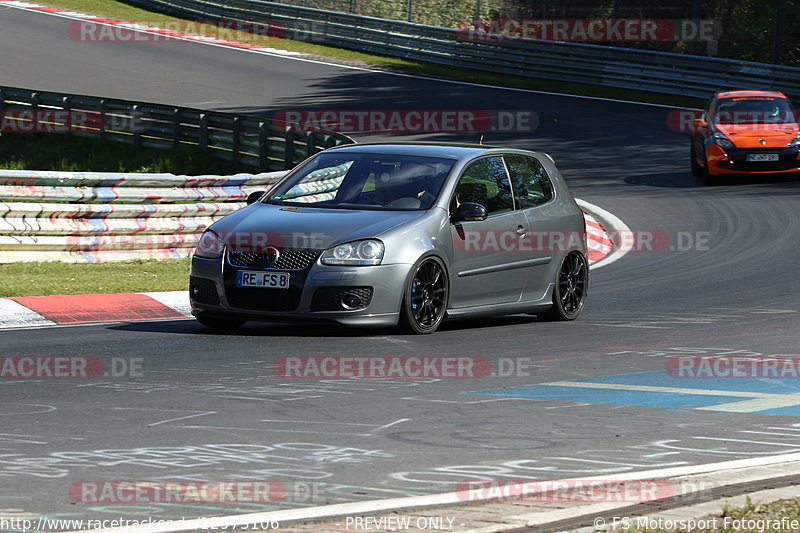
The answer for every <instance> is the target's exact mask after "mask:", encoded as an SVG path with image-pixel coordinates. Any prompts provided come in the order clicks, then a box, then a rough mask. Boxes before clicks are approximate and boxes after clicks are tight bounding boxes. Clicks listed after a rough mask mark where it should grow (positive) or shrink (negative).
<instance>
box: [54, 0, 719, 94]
mask: <svg viewBox="0 0 800 533" xmlns="http://www.w3.org/2000/svg"><path fill="white" fill-rule="evenodd" d="M42 2H44V3H46V4H48V5H51V6H55V7H61V8H64V9H71V10H74V11H80V12H85V13H89V14H93V15H101V16H104V17H108V18H115V19H119V20H125V21H129V22H141V23H167V22H172V23H178V24H180V22H179V21H184V22H185V21H186V19H181V18H177V17H173V16H168V15H164V14H162V13H154V12H152V11H147V10H145V9H141V8H139V7H136V6H134V5H131V4H128V3H124V2H119V1H117V0H42ZM191 26H192V29H193V30H196V32H197V33H200V34H202V35H209V36H214V35H218V34H219V28H218V27H217V26H214V25H204V24H192V25H191ZM180 27H186V26H185V25H183V26H180ZM190 33H194V31H192V32H190ZM237 40H239V41H242V42H247V43H251V44H257V45H259V46H266V47H272V48H277V49H281V50H288V51H292V52H302V53H305V54H310V55H313V56H317V57H319V58H322V59H328V60H331V61H333V62H341V63H345V64H351V65H357V66H363V67H372V68H377V69H381V70H388V71H392V72H402V73H407V74H415V75H418V76H429V77H433V78H442V79H450V80H456V81H465V82H470V83H480V84H486V85H498V86H502V87H514V88H519V89H531V90H537V91H549V92H557V93H565V94H575V95H581V96H594V97H598V98H612V99H617V100H632V101H637V102H651V103H658V104H665V105H673V106H679V107H702V105H703V104H704V103H705V102H704V101H703V100H700V99H696V98H689V97H685V96H678V95H668V94H658V93H650V92H646V91H637V90H632V89H617V88H613V87H600V86H595V85H587V84H580V83H571V82H563V81H558V80H547V79H534V78H526V77H523V76H513V75H507V74H496V73H492V72H484V71H479V70H470V69H463V68H457V67H453V66H449V65H435V64H431V63H419V62H415V61H409V60H406V59H402V58H396V57H389V56H381V55H376V54H366V53H363V52H357V51H353V50H346V49H342V48H334V47H331V46H325V45H322V44H317V43H312V42H307V41H292V40H289V39H281V38H278V37H271V36H265V35H253V34H248V33H245V32H237ZM98 45H99V46H101V45H102V43H98Z"/></svg>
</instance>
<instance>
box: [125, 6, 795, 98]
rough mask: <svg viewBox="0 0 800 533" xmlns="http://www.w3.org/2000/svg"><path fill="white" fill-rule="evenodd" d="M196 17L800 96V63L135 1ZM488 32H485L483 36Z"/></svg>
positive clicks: (624, 79)
mask: <svg viewBox="0 0 800 533" xmlns="http://www.w3.org/2000/svg"><path fill="white" fill-rule="evenodd" d="M129 1H130V3H135V4H140V5H143V6H147V7H149V8H152V9H156V10H160V11H167V12H171V13H175V14H178V15H182V16H188V17H190V18H195V19H213V20H220V19H223V20H229V21H245V22H251V23H257V24H278V25H280V26H283V27H284V28H285V31H284V32H282V33H284V34H285V35H286V36H287V37H292V36H295V37H299V38H303V39H310V40H318V41H320V42H325V43H326V44H331V45H334V46H339V47H342V48H350V49H354V50H361V51H365V52H375V53H379V54H384V55H389V56H395V57H403V58H406V59H412V60H418V61H426V62H431V63H439V64H444V65H456V66H460V67H468V68H473V69H477V70H486V71H491V72H501V73H506V74H516V75H520V76H527V77H532V78H545V79H551V80H562V81H570V82H578V83H588V84H592V85H603V86H608V87H618V88H629V89H640V90H645V91H651V92H657V93H666V94H681V95H685V96H694V97H701V98H704V97H707V96H708V95H709V93H711V92H713V91H716V90H724V89H732V88H734V89H735V88H761V89H770V88H771V89H776V90H782V91H784V92H786V93H787V94H789V95H790V96H794V97H800V68H797V67H784V66H779V65H768V64H763V63H753V62H744V61H734V60H728V59H718V58H709V57H701V56H692V55H684V54H674V53H666V52H653V51H647V50H634V49H626V48H619V47H610V46H600V45H592V44H578V43H565V42H550V41H533V40H514V39H512V38H509V37H507V36H496V38H495V39H492V40H491V41H490V40H487V39H481V38H480V34H473V38H471V37H470V34H469V31H468V30H457V29H453V28H437V27H432V26H423V25H419V24H413V23H409V22H402V21H396V20H386V19H376V18H372V17H366V16H361V15H353V14H348V13H338V12H330V11H322V10H318V9H311V8H304V7H299V6H288V5H283V4H278V3H272V2H263V1H259V0H227V1H225V2H213V1H206V0H129ZM483 35H484V36H485V34H483Z"/></svg>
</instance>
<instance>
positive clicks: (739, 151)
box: [706, 144, 800, 175]
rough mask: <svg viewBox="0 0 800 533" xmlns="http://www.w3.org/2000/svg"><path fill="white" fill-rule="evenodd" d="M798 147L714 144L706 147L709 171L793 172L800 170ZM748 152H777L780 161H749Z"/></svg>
mask: <svg viewBox="0 0 800 533" xmlns="http://www.w3.org/2000/svg"><path fill="white" fill-rule="evenodd" d="M799 152H800V150H798V149H797V148H730V149H728V150H723V149H722V148H720V147H719V146H717V145H715V144H712V145H711V146H709V147H708V148H706V157H707V161H708V173H709V174H711V175H720V174H792V173H796V172H799V171H800V153H799ZM748 154H777V155H778V161H747V156H748Z"/></svg>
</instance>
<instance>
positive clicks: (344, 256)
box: [321, 239, 384, 266]
mask: <svg viewBox="0 0 800 533" xmlns="http://www.w3.org/2000/svg"><path fill="white" fill-rule="evenodd" d="M383 250H384V248H383V243H382V242H381V241H378V240H375V239H368V240H365V241H355V242H346V243H344V244H340V245H338V246H334V247H333V248H329V249H327V250H325V252H324V253H323V254H322V259H321V260H322V264H323V265H353V266H355V265H380V264H381V261H382V260H383Z"/></svg>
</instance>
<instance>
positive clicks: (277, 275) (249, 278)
mask: <svg viewBox="0 0 800 533" xmlns="http://www.w3.org/2000/svg"><path fill="white" fill-rule="evenodd" d="M236 286H237V287H264V288H268V289H288V288H289V273H288V272H252V271H248V270H240V271H238V272H237V273H236Z"/></svg>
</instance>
